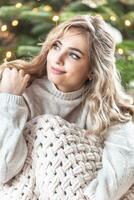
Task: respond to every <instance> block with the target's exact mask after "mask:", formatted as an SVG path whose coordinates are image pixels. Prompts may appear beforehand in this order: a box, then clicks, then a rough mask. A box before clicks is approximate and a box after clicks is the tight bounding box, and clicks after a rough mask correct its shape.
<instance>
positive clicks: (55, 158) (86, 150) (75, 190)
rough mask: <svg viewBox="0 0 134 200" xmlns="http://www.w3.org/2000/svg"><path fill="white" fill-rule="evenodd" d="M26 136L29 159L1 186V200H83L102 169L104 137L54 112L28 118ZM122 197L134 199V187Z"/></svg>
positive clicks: (124, 199)
mask: <svg viewBox="0 0 134 200" xmlns="http://www.w3.org/2000/svg"><path fill="white" fill-rule="evenodd" d="M24 136H25V139H26V142H27V146H28V155H27V159H26V162H25V164H24V167H23V169H22V170H21V172H20V173H19V174H18V175H17V176H16V177H14V178H13V179H12V180H10V181H9V182H8V183H7V184H4V185H1V186H0V200H83V199H84V198H83V188H84V187H85V186H86V185H87V184H88V183H89V182H90V181H91V180H92V179H93V178H94V177H95V176H96V175H97V171H98V170H99V169H100V168H101V156H102V144H103V140H102V139H100V138H98V137H97V136H93V135H87V134H86V131H85V130H81V129H80V128H78V127H77V126H76V125H75V124H71V123H69V122H67V121H65V120H63V119H62V118H60V117H58V116H52V115H42V116H38V117H36V118H34V119H33V120H31V121H29V122H28V123H27V125H26V127H25V130H24ZM121 200H134V186H132V187H131V189H130V190H129V191H128V193H127V194H126V195H125V196H124V197H123V198H122V199H121Z"/></svg>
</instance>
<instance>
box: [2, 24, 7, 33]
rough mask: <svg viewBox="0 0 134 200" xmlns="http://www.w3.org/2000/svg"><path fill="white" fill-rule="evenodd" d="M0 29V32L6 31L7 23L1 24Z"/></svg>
mask: <svg viewBox="0 0 134 200" xmlns="http://www.w3.org/2000/svg"><path fill="white" fill-rule="evenodd" d="M1 31H2V32H4V31H7V25H6V24H5V25H2V26H1Z"/></svg>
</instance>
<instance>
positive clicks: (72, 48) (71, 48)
mask: <svg viewBox="0 0 134 200" xmlns="http://www.w3.org/2000/svg"><path fill="white" fill-rule="evenodd" d="M57 42H58V43H59V44H60V45H62V42H61V41H60V40H57ZM69 49H70V50H74V51H77V52H79V53H81V54H82V55H84V53H83V52H82V51H81V50H80V49H78V48H75V47H69Z"/></svg>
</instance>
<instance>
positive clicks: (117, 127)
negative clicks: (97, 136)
mask: <svg viewBox="0 0 134 200" xmlns="http://www.w3.org/2000/svg"><path fill="white" fill-rule="evenodd" d="M105 141H106V142H108V143H114V144H117V145H121V146H123V145H124V147H125V146H126V147H127V148H129V147H130V148H133V149H134V121H133V120H130V121H127V122H124V123H117V124H114V125H112V126H110V127H109V128H108V129H107V131H106V134H105Z"/></svg>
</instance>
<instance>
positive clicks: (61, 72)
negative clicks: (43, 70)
mask: <svg viewBox="0 0 134 200" xmlns="http://www.w3.org/2000/svg"><path fill="white" fill-rule="evenodd" d="M51 71H52V73H54V74H64V73H66V72H65V71H63V70H61V69H59V68H56V67H51Z"/></svg>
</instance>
